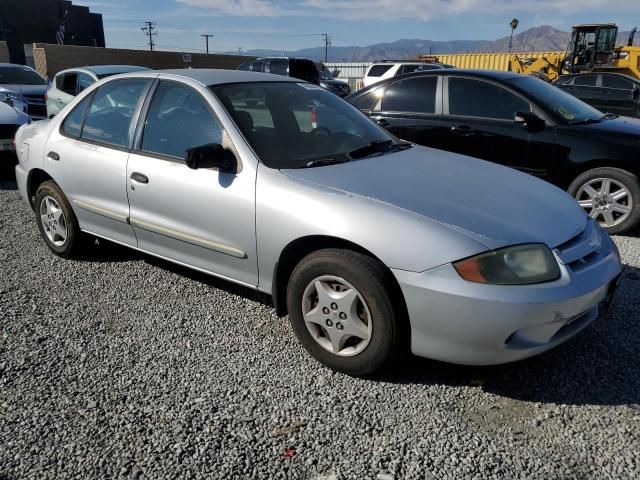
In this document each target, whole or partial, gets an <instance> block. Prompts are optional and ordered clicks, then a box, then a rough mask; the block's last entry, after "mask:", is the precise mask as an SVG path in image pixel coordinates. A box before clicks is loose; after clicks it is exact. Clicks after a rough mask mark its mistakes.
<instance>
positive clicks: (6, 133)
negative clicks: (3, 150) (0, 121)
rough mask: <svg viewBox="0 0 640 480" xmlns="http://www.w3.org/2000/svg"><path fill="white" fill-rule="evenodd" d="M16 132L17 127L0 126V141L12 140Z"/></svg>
mask: <svg viewBox="0 0 640 480" xmlns="http://www.w3.org/2000/svg"><path fill="white" fill-rule="evenodd" d="M17 131H18V125H0V139H2V140H6V139H8V138H11V139H13V138H14V137H15V136H16V132H17Z"/></svg>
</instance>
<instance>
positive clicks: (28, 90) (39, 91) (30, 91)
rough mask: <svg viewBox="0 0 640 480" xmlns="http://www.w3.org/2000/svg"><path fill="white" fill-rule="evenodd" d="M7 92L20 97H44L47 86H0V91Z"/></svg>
mask: <svg viewBox="0 0 640 480" xmlns="http://www.w3.org/2000/svg"><path fill="white" fill-rule="evenodd" d="M3 89H4V90H9V91H11V92H15V93H21V94H22V95H44V94H45V92H46V91H47V90H49V85H7V84H0V90H3Z"/></svg>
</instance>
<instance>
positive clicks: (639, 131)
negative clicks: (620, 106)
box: [581, 117, 640, 139]
mask: <svg viewBox="0 0 640 480" xmlns="http://www.w3.org/2000/svg"><path fill="white" fill-rule="evenodd" d="M581 128H584V129H585V130H589V131H591V132H598V133H602V134H605V135H612V134H613V135H615V134H622V135H625V136H633V137H635V138H638V139H640V119H639V118H631V117H616V118H611V119H609V120H603V121H602V122H598V123H590V124H587V125H581Z"/></svg>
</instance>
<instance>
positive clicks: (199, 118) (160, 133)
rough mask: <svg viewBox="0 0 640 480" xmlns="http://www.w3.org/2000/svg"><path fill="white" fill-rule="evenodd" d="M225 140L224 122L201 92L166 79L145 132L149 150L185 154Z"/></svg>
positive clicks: (157, 96) (177, 155) (161, 86)
mask: <svg viewBox="0 0 640 480" xmlns="http://www.w3.org/2000/svg"><path fill="white" fill-rule="evenodd" d="M210 143H222V126H221V125H220V123H219V122H218V119H217V118H215V117H214V115H213V114H212V113H211V110H210V109H209V105H208V104H207V102H206V101H205V99H204V98H202V95H200V94H199V93H198V92H196V91H195V90H193V89H192V88H191V87H189V86H187V85H183V84H181V83H177V82H170V81H162V82H160V85H159V86H158V89H157V90H156V92H155V94H154V95H153V100H152V101H151V105H150V107H149V113H148V114H147V119H146V121H145V125H144V132H143V134H142V146H141V149H142V150H143V151H145V152H150V153H157V154H160V155H167V156H170V157H177V158H184V157H185V152H186V151H187V150H188V149H190V148H193V147H199V146H201V145H207V144H210Z"/></svg>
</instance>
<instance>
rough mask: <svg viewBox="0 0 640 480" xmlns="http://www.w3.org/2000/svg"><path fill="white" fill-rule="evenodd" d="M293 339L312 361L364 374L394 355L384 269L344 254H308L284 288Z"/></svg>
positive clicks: (395, 336)
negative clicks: (295, 337) (310, 356)
mask: <svg viewBox="0 0 640 480" xmlns="http://www.w3.org/2000/svg"><path fill="white" fill-rule="evenodd" d="M287 306H288V309H289V317H290V319H291V324H292V326H293V329H294V331H295V333H296V336H297V337H298V339H299V340H300V342H301V343H302V345H303V346H304V348H305V349H306V350H307V351H308V352H309V353H310V354H311V355H312V356H313V357H314V358H315V359H316V360H318V361H320V362H321V363H323V364H324V365H326V366H328V367H329V368H332V369H334V370H337V371H340V372H343V373H346V374H348V375H354V376H364V375H369V374H372V373H374V372H376V371H378V370H380V369H381V368H382V367H383V366H384V365H385V364H386V363H388V362H389V360H390V359H391V358H392V357H393V356H394V354H395V353H396V350H397V347H398V344H399V341H398V337H399V335H398V323H397V322H398V319H397V316H396V312H395V310H394V308H393V304H392V302H391V299H390V289H389V281H388V277H387V275H386V272H385V269H384V267H383V266H382V265H380V264H379V263H378V262H377V261H375V260H374V259H372V258H370V257H368V256H366V255H363V254H360V253H356V252H353V251H350V250H340V249H326V250H320V251H317V252H314V253H312V254H310V255H308V256H307V257H305V258H304V259H302V261H300V263H299V264H298V265H297V266H296V268H295V269H294V271H293V273H292V275H291V278H290V280H289V285H288V289H287Z"/></svg>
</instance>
